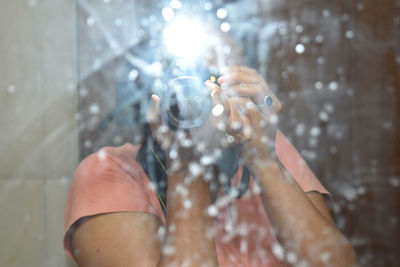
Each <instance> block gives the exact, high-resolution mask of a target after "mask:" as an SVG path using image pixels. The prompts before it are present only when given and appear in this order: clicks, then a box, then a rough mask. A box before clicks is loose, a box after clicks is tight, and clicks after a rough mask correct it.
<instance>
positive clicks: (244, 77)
mask: <svg viewBox="0 0 400 267" xmlns="http://www.w3.org/2000/svg"><path fill="white" fill-rule="evenodd" d="M221 74H222V76H221V77H219V78H218V84H219V85H220V86H221V88H222V91H223V92H224V93H226V94H227V95H228V96H229V97H248V98H251V99H252V100H253V102H254V103H255V104H256V105H257V106H258V107H259V109H260V111H261V112H262V113H263V114H264V115H266V116H268V115H270V114H271V112H272V111H273V112H274V113H275V114H278V113H279V112H280V110H281V102H280V101H279V99H278V98H277V97H276V95H275V94H274V93H273V92H272V91H271V89H270V88H269V86H268V84H267V82H266V81H265V80H264V79H263V78H262V77H261V75H260V74H258V72H257V71H256V70H254V69H252V68H249V67H245V66H240V65H233V66H230V67H225V68H223V69H221ZM267 96H269V97H270V98H271V100H272V105H270V106H269V105H267V103H265V97H267Z"/></svg>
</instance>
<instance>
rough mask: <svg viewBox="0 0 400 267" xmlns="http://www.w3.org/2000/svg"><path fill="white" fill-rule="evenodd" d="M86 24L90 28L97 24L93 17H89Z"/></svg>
mask: <svg viewBox="0 0 400 267" xmlns="http://www.w3.org/2000/svg"><path fill="white" fill-rule="evenodd" d="M86 23H87V25H88V26H90V27H91V26H93V25H94V24H95V23H96V20H95V19H94V18H93V17H88V18H87V19H86Z"/></svg>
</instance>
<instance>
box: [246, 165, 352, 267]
mask: <svg viewBox="0 0 400 267" xmlns="http://www.w3.org/2000/svg"><path fill="white" fill-rule="evenodd" d="M264 160H265V161H264V163H261V162H260V163H258V164H257V165H256V166H254V168H252V170H253V172H254V174H255V176H256V177H257V179H258V180H259V181H260V184H261V187H262V189H263V193H264V197H265V203H264V204H265V207H266V209H267V210H268V214H269V215H270V216H271V219H272V222H273V224H274V226H275V228H276V230H277V235H278V238H279V240H280V241H281V242H282V244H283V246H284V247H285V250H286V252H287V254H286V255H288V253H289V252H291V253H292V255H296V257H297V260H296V261H295V262H292V264H293V265H296V263H297V264H298V263H300V262H302V261H305V262H306V263H308V266H356V265H357V261H356V256H355V253H354V250H353V248H352V246H351V245H350V243H349V242H348V240H347V239H346V238H345V237H344V236H343V235H342V234H341V233H340V232H339V231H338V230H337V229H336V227H335V225H334V223H333V221H332V220H331V218H330V215H329V213H327V212H326V211H327V209H326V207H325V205H324V203H323V199H322V197H317V196H315V195H313V194H312V193H310V194H311V196H310V197H308V196H307V195H306V194H305V193H304V192H303V190H302V189H301V188H300V187H299V186H298V184H297V183H296V182H295V181H294V179H293V178H292V177H290V176H289V174H286V172H285V174H284V172H283V170H282V167H281V166H280V164H279V162H278V161H277V160H273V159H264ZM313 202H314V203H315V204H313ZM324 213H325V214H324Z"/></svg>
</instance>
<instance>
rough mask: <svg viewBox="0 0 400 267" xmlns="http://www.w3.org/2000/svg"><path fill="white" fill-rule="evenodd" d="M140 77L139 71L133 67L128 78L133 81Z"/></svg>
mask: <svg viewBox="0 0 400 267" xmlns="http://www.w3.org/2000/svg"><path fill="white" fill-rule="evenodd" d="M137 77H139V71H138V70H136V69H133V70H131V71H130V72H129V75H128V79H129V80H131V81H135V80H136V79H137Z"/></svg>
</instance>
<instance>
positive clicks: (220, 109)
mask: <svg viewBox="0 0 400 267" xmlns="http://www.w3.org/2000/svg"><path fill="white" fill-rule="evenodd" d="M223 112H224V106H223V105H221V104H217V105H216V106H215V107H214V108H213V109H212V114H213V115H214V116H216V117H217V116H220V115H221V114H222V113H223Z"/></svg>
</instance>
